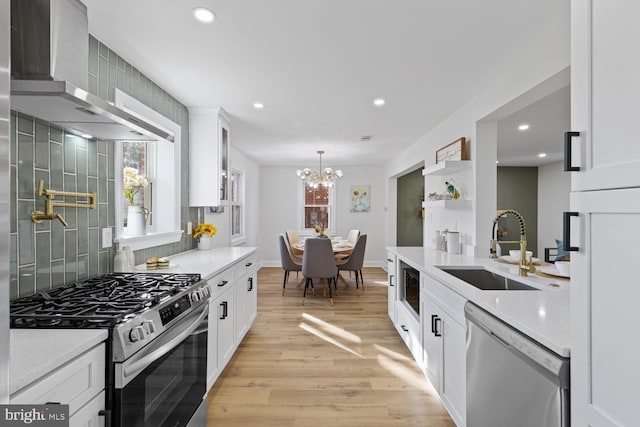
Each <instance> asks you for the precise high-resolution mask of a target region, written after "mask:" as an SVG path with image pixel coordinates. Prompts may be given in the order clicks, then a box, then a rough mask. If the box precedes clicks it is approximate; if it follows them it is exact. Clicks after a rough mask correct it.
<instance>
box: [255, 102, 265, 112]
mask: <svg viewBox="0 0 640 427" xmlns="http://www.w3.org/2000/svg"><path fill="white" fill-rule="evenodd" d="M253 108H255V109H256V110H262V109H263V108H264V104H263V103H262V102H254V103H253Z"/></svg>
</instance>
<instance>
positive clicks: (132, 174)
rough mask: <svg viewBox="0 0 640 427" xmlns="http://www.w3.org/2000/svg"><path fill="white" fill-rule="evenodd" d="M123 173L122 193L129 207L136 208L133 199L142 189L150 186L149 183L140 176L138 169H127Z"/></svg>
mask: <svg viewBox="0 0 640 427" xmlns="http://www.w3.org/2000/svg"><path fill="white" fill-rule="evenodd" d="M122 173H123V176H122V178H123V179H122V188H123V191H122V193H123V194H124V198H125V199H127V201H128V202H129V206H134V204H133V198H134V197H135V195H136V193H137V192H138V191H140V188H141V187H146V186H147V185H149V181H148V180H147V178H145V177H144V176H143V175H140V174H138V169H136V168H130V167H126V168H124V169H123V171H122Z"/></svg>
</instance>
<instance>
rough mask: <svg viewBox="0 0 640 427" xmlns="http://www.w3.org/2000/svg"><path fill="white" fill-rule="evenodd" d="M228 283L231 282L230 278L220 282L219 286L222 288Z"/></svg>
mask: <svg viewBox="0 0 640 427" xmlns="http://www.w3.org/2000/svg"><path fill="white" fill-rule="evenodd" d="M227 283H229V281H228V280H223V281H222V282H220V283H218V287H219V288H221V287H223V286H224V285H226V284H227Z"/></svg>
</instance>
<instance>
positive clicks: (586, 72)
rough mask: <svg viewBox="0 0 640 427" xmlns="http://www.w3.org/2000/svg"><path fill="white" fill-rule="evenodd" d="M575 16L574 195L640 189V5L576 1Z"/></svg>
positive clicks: (572, 104)
mask: <svg viewBox="0 0 640 427" xmlns="http://www.w3.org/2000/svg"><path fill="white" fill-rule="evenodd" d="M614 5H615V6H614ZM571 16H572V22H571V123H572V129H571V130H572V131H573V132H577V133H578V135H574V136H573V137H572V138H570V145H571V156H570V158H568V160H569V161H570V163H571V165H572V166H574V167H579V168H580V170H579V171H575V172H573V173H572V177H571V189H572V190H573V191H586V190H599V189H609V188H624V187H638V186H640V144H638V143H637V142H636V138H637V136H638V135H640V120H638V118H637V110H638V108H637V103H638V99H639V98H640V78H638V72H637V70H638V68H640V51H639V50H638V40H640V26H638V25H637V17H638V16H640V3H639V2H637V1H617V2H613V4H612V3H611V2H609V1H606V0H592V1H587V0H574V1H572V2H571ZM622 29H624V31H622Z"/></svg>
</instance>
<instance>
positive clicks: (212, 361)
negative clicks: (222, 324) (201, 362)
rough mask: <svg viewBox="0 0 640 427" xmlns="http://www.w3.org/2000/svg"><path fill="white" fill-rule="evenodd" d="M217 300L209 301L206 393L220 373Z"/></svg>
mask: <svg viewBox="0 0 640 427" xmlns="http://www.w3.org/2000/svg"><path fill="white" fill-rule="evenodd" d="M218 317H219V315H218V300H213V299H211V300H209V318H208V325H207V326H208V328H209V330H208V335H207V391H208V390H209V389H210V388H211V387H212V386H213V384H214V383H215V382H216V380H217V379H218V377H219V376H220V372H222V368H221V363H220V362H219V361H218Z"/></svg>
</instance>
